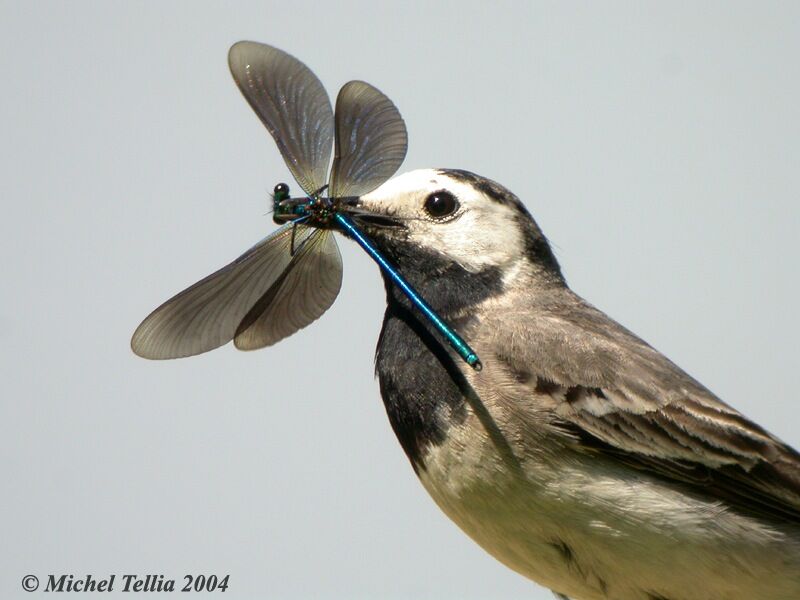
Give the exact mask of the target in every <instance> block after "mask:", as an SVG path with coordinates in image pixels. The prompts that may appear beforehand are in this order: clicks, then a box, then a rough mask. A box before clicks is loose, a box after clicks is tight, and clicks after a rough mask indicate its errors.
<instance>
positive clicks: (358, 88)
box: [330, 81, 408, 198]
mask: <svg viewBox="0 0 800 600" xmlns="http://www.w3.org/2000/svg"><path fill="white" fill-rule="evenodd" d="M407 148H408V135H407V133H406V125H405V123H404V122H403V118H402V117H401V116H400V111H398V110H397V107H396V106H395V105H394V104H393V103H392V101H391V100H389V98H387V97H386V96H384V95H383V93H382V92H381V91H380V90H378V89H377V88H374V87H373V86H371V85H370V84H368V83H365V82H363V81H350V82H348V83H346V84H345V85H344V86H343V87H342V89H341V90H339V96H338V97H337V98H336V146H335V154H334V157H333V168H332V170H331V182H330V195H331V196H333V197H335V198H340V197H343V196H361V195H362V194H366V193H367V192H371V191H372V190H374V189H375V188H376V187H378V186H379V185H380V184H382V183H383V182H384V181H386V180H387V179H389V177H391V176H392V175H394V173H395V171H397V169H398V167H399V166H400V164H401V163H402V162H403V159H404V158H405V156H406V149H407Z"/></svg>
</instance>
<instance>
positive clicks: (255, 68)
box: [228, 42, 333, 195]
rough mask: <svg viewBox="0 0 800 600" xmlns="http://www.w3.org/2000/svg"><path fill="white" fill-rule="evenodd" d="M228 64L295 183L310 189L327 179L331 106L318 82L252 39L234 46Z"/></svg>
mask: <svg viewBox="0 0 800 600" xmlns="http://www.w3.org/2000/svg"><path fill="white" fill-rule="evenodd" d="M228 65H229V66H230V69H231V74H232V75H233V79H234V80H235V81H236V85H238V86H239V89H240V90H241V91H242V94H243V95H244V97H245V99H246V100H247V102H248V103H249V104H250V106H251V107H252V108H253V110H254V111H255V112H256V114H257V115H258V117H259V118H260V119H261V121H262V122H263V123H264V125H265V126H266V127H267V130H268V131H269V132H270V134H271V135H272V137H273V138H274V139H275V143H276V144H277V145H278V150H280V153H281V156H283V160H284V161H285V162H286V166H287V167H289V170H290V171H291V172H292V175H294V178H295V179H296V180H297V183H299V184H300V187H302V188H303V190H304V191H305V192H306V194H309V195H311V194H313V193H315V192H316V191H317V190H319V189H320V188H321V187H322V186H323V185H325V183H326V182H327V174H328V165H329V163H330V158H331V147H332V145H333V110H332V109H331V102H330V99H329V98H328V94H327V93H326V92H325V88H323V87H322V83H321V82H320V80H319V79H318V78H317V76H316V75H314V73H312V72H311V70H310V69H309V68H308V67H307V66H305V65H304V64H303V63H302V62H300V61H299V60H297V59H296V58H294V57H293V56H291V55H289V54H287V53H286V52H283V51H281V50H278V49H277V48H273V47H272V46H268V45H266V44H259V43H257V42H237V43H236V44H234V45H233V46H232V47H231V49H230V52H229V53H228Z"/></svg>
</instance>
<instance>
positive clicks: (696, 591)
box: [352, 169, 800, 600]
mask: <svg viewBox="0 0 800 600" xmlns="http://www.w3.org/2000/svg"><path fill="white" fill-rule="evenodd" d="M352 213H353V216H354V218H355V219H356V221H357V222H359V223H360V224H361V225H362V226H363V227H364V228H365V229H366V231H367V232H368V234H369V235H370V236H371V237H372V239H373V240H374V241H375V243H376V244H377V245H378V247H379V248H380V249H381V250H382V251H383V252H384V253H385V254H386V255H387V256H388V257H389V258H390V259H391V260H393V261H394V262H395V263H396V264H397V266H398V267H399V268H400V269H401V271H402V272H403V273H404V274H405V275H406V277H407V278H408V279H409V280H410V281H411V282H412V283H413V284H414V285H415V286H416V287H417V289H418V290H419V291H420V292H421V293H422V294H423V296H424V297H425V298H426V299H427V300H428V302H429V303H430V304H431V305H432V306H433V308H434V309H435V310H436V311H438V312H439V314H441V315H442V316H443V317H444V318H445V319H446V320H447V321H448V322H449V323H451V324H452V325H453V326H454V327H455V328H456V329H457V330H458V331H459V332H460V333H461V334H462V335H463V336H464V337H465V338H466V339H467V340H469V342H470V343H471V344H472V346H473V348H474V349H475V350H476V352H477V353H478V355H479V356H480V357H481V359H482V361H483V367H484V368H483V371H481V372H479V373H476V372H474V371H473V370H472V369H470V368H469V367H467V366H466V365H465V364H464V363H463V362H461V361H459V360H458V358H457V357H456V355H455V354H454V353H453V352H452V351H450V350H448V349H446V347H445V346H443V345H442V344H441V342H440V341H439V340H438V339H437V338H436V336H435V335H434V333H433V332H432V331H431V329H430V326H429V324H427V323H426V322H425V321H424V320H422V319H421V318H420V317H419V316H418V313H416V312H415V311H414V310H413V309H412V307H411V306H410V304H409V301H408V300H407V298H405V296H403V295H402V294H400V293H398V291H397V289H396V288H394V287H393V286H392V285H391V284H388V283H387V286H386V288H387V303H388V307H387V311H386V315H385V320H384V324H383V329H382V331H381V336H380V341H379V343H378V350H377V357H376V371H377V374H378V377H379V380H380V388H381V394H382V396H383V400H384V403H385V406H386V411H387V413H388V416H389V419H390V421H391V424H392V427H393V428H394V431H395V433H396V434H397V437H398V439H399V441H400V443H401V444H402V446H403V448H404V450H405V452H406V454H407V455H408V457H409V459H410V461H411V464H412V466H413V468H414V470H415V471H416V473H417V475H418V476H419V479H420V481H421V482H422V484H423V485H424V486H425V488H426V489H427V490H428V492H429V493H430V495H431V496H432V497H433V499H434V500H435V501H436V503H437V504H438V505H439V506H440V507H441V509H442V510H443V511H444V512H445V513H446V514H447V515H448V516H449V517H450V518H451V519H452V520H453V521H455V523H457V524H458V525H459V527H461V528H462V529H463V530H464V531H465V532H466V533H467V534H468V535H469V536H470V537H472V538H473V539H474V540H475V541H476V542H477V543H478V544H480V545H481V546H482V547H483V548H485V549H486V550H487V551H488V552H489V553H491V554H492V555H493V556H495V557H496V558H497V559H499V560H500V561H502V562H503V563H505V564H506V565H508V566H509V567H511V568H512V569H514V570H516V571H518V572H519V573H521V574H523V575H526V576H527V577H530V578H531V579H533V580H534V581H537V582H538V583H540V584H542V585H544V586H547V587H549V588H550V589H552V590H553V591H554V592H556V594H557V595H559V596H561V597H568V598H572V599H574V600H601V599H607V598H611V599H613V600H753V599H756V598H758V599H760V600H797V599H798V598H800V457H799V456H798V454H797V453H796V452H795V451H794V450H792V449H791V448H790V447H788V446H787V445H786V444H784V443H782V442H781V441H780V440H778V439H776V438H775V437H773V436H772V435H770V434H769V433H767V432H766V431H765V430H764V429H762V428H761V427H759V426H758V425H756V424H754V423H752V422H751V421H749V420H748V419H747V418H745V417H744V416H742V415H741V414H740V413H738V412H737V411H736V410H734V409H733V408H731V407H729V406H728V405H726V404H724V403H723V402H722V401H720V400H719V399H718V398H716V397H715V396H714V395H713V394H712V393H711V392H710V391H709V390H707V389H706V388H705V387H703V386H702V385H701V384H700V383H698V382H697V381H695V380H694V379H692V378H691V377H690V376H689V375H687V374H686V373H684V372H683V371H682V370H681V369H680V368H679V367H677V366H676V365H675V364H673V363H672V362H671V361H669V360H668V359H667V358H666V357H664V356H663V355H662V354H660V353H659V352H658V351H656V350H654V349H653V348H652V347H651V346H649V345H648V344H647V343H645V342H644V341H642V340H641V339H639V338H638V337H636V336H635V335H634V334H632V333H631V332H629V331H628V330H626V329H625V328H623V327H622V326H620V325H619V324H617V323H616V322H615V321H613V320H612V319H610V318H609V317H608V316H606V315H605V314H603V313H602V312H600V311H599V310H597V309H595V308H594V307H593V306H591V305H590V304H588V303H587V302H586V301H584V300H583V299H581V298H580V297H578V296H577V295H576V294H575V293H574V292H572V291H571V290H570V289H569V287H567V284H566V282H565V280H564V278H563V276H562V274H561V270H560V268H559V265H558V262H557V261H556V259H555V257H554V255H553V253H552V251H551V250H550V246H549V244H548V242H547V240H546V239H545V237H544V235H543V234H542V232H541V231H540V229H539V228H538V226H537V225H536V223H535V222H534V220H533V219H532V218H531V216H530V215H529V214H528V212H527V211H526V209H525V208H524V207H523V205H522V204H521V203H520V201H519V200H518V199H517V198H516V197H515V196H514V195H513V194H512V193H511V192H509V191H508V190H506V189H505V188H504V187H502V186H500V185H498V184H496V183H494V182H493V181H490V180H488V179H485V178H483V177H479V176H477V175H474V174H472V173H468V172H465V171H458V170H450V169H442V170H420V171H414V172H411V173H407V174H405V175H402V176H399V177H396V178H395V179H393V180H390V181H389V182H387V183H385V184H384V185H383V186H381V187H380V188H378V189H377V190H375V191H373V192H371V193H369V194H366V195H365V196H362V197H361V198H360V199H359V201H358V203H357V205H355V206H354V207H353V209H352Z"/></svg>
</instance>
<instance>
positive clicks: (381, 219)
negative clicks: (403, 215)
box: [339, 197, 405, 229]
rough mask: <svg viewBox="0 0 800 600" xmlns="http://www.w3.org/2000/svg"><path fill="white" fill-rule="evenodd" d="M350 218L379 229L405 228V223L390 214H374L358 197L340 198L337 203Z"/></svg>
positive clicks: (360, 223) (362, 224)
mask: <svg viewBox="0 0 800 600" xmlns="http://www.w3.org/2000/svg"><path fill="white" fill-rule="evenodd" d="M339 206H340V207H341V208H342V209H343V210H344V212H346V213H347V214H348V215H349V216H350V217H352V219H353V220H354V221H355V222H356V223H358V224H359V225H361V226H366V227H377V228H379V229H405V225H404V224H403V222H402V221H400V220H399V219H396V218H394V217H393V216H392V215H391V214H376V213H374V212H371V211H368V210H367V209H366V208H365V207H364V206H363V204H362V203H361V200H360V198H357V197H350V198H342V199H341V201H340V205H339Z"/></svg>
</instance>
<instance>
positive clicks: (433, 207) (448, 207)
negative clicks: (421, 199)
mask: <svg viewBox="0 0 800 600" xmlns="http://www.w3.org/2000/svg"><path fill="white" fill-rule="evenodd" d="M457 210H458V200H456V197H455V196H453V194H451V193H450V192H446V191H444V190H442V191H440V192H433V193H432V194H431V195H430V196H428V197H427V198H425V212H427V213H428V214H429V215H430V216H432V217H433V218H434V219H441V218H442V217H447V216H449V215H452V214H453V213H454V212H456V211H457Z"/></svg>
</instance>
